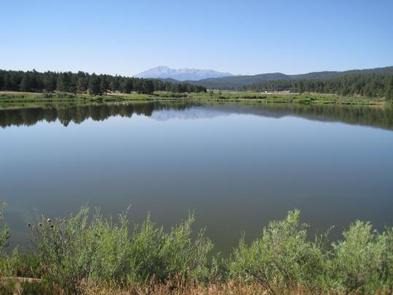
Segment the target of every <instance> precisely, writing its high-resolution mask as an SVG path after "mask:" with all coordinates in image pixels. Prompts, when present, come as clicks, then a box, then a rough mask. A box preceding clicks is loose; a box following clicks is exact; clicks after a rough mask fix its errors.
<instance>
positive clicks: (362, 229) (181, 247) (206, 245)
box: [0, 208, 393, 294]
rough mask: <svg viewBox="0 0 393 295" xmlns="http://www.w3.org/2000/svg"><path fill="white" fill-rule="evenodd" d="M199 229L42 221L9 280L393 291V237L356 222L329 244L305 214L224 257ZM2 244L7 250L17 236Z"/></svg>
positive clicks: (210, 289) (41, 287)
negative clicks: (313, 232) (311, 229)
mask: <svg viewBox="0 0 393 295" xmlns="http://www.w3.org/2000/svg"><path fill="white" fill-rule="evenodd" d="M193 221H194V219H193V217H192V216H190V217H188V218H187V219H186V220H185V221H183V222H182V223H180V224H179V225H177V226H175V227H173V228H172V229H171V230H170V231H164V229H163V228H162V227H159V226H157V225H156V224H154V223H153V222H152V221H151V220H150V218H149V217H148V218H147V219H146V220H145V222H144V223H143V224H141V225H134V226H131V224H130V222H129V220H128V218H127V216H126V215H121V216H120V217H119V219H118V220H116V221H113V220H112V219H107V218H104V217H103V216H102V215H101V214H100V213H99V212H96V213H94V214H90V213H89V210H88V209H87V208H83V209H81V210H80V212H78V213H77V214H76V215H73V216H70V217H68V218H65V219H56V220H51V219H45V218H43V219H42V220H41V221H40V222H39V223H37V224H36V225H34V226H32V234H33V239H34V243H35V246H34V248H33V250H32V251H31V252H30V253H18V252H17V251H14V252H12V253H11V254H5V253H4V252H2V254H1V258H0V274H1V276H2V277H3V278H4V277H5V276H7V277H11V278H14V277H17V276H19V277H21V276H22V277H33V278H38V279H40V280H39V281H38V282H35V283H30V284H26V283H23V286H24V287H23V286H22V287H21V288H24V290H25V292H30V293H34V292H37V293H39V294H46V293H47V294H50V293H51V292H52V293H59V292H60V291H59V290H61V292H64V293H66V294H75V293H86V294H99V293H100V292H101V294H107V293H111V292H112V293H113V294H115V293H117V292H120V291H119V290H124V291H127V290H128V292H129V293H125V294H140V293H142V294H144V293H150V294H151V293H152V292H153V293H159V294H166V293H173V294H201V293H204V294H226V293H225V292H227V291H228V292H232V293H233V292H236V293H239V294H262V293H264V292H268V293H272V294H274V293H276V294H277V293H282V292H284V291H285V292H287V293H288V290H292V291H296V290H297V291H298V292H299V290H300V291H301V292H303V293H310V294H315V293H335V294H344V293H345V294H347V293H352V294H372V293H376V292H380V293H381V294H391V293H392V292H393V230H392V229H386V230H385V231H384V232H383V233H377V232H376V231H375V230H374V229H373V228H372V226H371V225H370V224H369V223H364V222H360V221H356V222H355V223H353V224H352V225H351V226H350V227H349V228H348V229H347V230H346V231H345V232H344V233H343V239H342V240H341V241H338V242H336V243H333V244H328V243H324V242H322V239H315V240H314V241H312V240H310V239H308V238H307V236H308V234H307V229H308V226H307V225H305V224H302V223H301V222H300V213H299V211H291V212H289V213H288V216H287V217H286V218H285V219H283V220H281V221H273V222H271V223H269V224H268V225H267V226H266V227H265V228H264V229H263V230H262V233H261V235H260V237H259V238H258V239H257V240H255V241H253V242H252V243H250V244H248V243H246V242H245V241H244V240H241V241H240V243H239V246H238V247H236V248H235V249H234V250H233V252H232V254H231V255H230V256H229V257H228V258H226V259H222V258H221V257H220V255H218V254H217V255H214V254H213V253H212V248H213V245H212V243H211V241H210V240H209V239H208V238H206V236H205V235H204V232H203V231H200V232H199V233H193V232H192V223H193ZM2 232H3V231H2ZM4 232H6V230H4ZM1 237H4V238H2V239H0V242H2V243H1V245H2V246H3V248H4V245H5V242H6V240H7V237H8V235H5V236H3V235H2V236H1ZM5 282H9V283H12V280H11V279H3V280H2V281H1V284H0V285H1V286H2V287H1V288H3V289H1V288H0V291H1V292H2V293H5V291H4V290H6V287H7V286H6V284H5ZM9 288H11V289H12V288H15V285H13V286H11V287H9ZM8 290H10V289H8ZM34 290H35V291H34ZM55 290H56V291H55ZM235 290H237V291H235ZM30 293H27V294H30Z"/></svg>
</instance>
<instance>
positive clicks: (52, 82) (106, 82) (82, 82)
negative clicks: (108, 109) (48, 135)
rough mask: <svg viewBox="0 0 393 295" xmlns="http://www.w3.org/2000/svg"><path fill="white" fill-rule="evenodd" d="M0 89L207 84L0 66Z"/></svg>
mask: <svg viewBox="0 0 393 295" xmlns="http://www.w3.org/2000/svg"><path fill="white" fill-rule="evenodd" d="M0 90H3V91H31V92H53V91H60V92H72V93H85V92H88V93H89V94H93V95H98V94H103V93H105V92H109V91H112V92H114V91H119V92H123V93H130V92H131V91H137V92H140V93H153V92H154V91H171V92H203V91H206V88H204V87H202V86H198V85H192V84H189V83H180V82H178V83H173V82H168V81H161V80H156V79H142V78H130V77H123V76H111V75H96V74H88V73H85V72H78V73H72V72H64V73H59V72H45V73H40V72H37V71H34V70H33V71H27V72H24V71H6V70H0Z"/></svg>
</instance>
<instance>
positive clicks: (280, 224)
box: [229, 211, 324, 291]
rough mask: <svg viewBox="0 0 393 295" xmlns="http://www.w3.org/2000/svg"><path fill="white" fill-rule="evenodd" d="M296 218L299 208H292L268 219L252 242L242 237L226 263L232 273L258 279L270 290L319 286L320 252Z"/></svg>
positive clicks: (297, 217)
mask: <svg viewBox="0 0 393 295" xmlns="http://www.w3.org/2000/svg"><path fill="white" fill-rule="evenodd" d="M299 219H300V213H299V211H291V212H289V214H288V217H287V218H286V219H285V220H283V221H274V222H271V223H270V224H269V225H268V226H267V227H266V228H264V229H263V232H262V236H261V237H260V238H259V239H257V240H256V241H254V242H253V243H252V244H251V245H247V244H246V243H245V242H244V241H241V242H240V244H239V247H238V248H237V249H235V251H234V254H233V256H232V259H231V261H230V263H229V270H230V275H231V277H232V278H234V279H238V280H242V281H253V282H259V283H261V284H262V285H264V286H265V287H266V288H267V289H269V290H271V291H273V290H274V289H284V288H285V289H288V288H290V289H291V288H295V287H296V286H298V285H302V286H304V287H307V288H309V289H314V288H316V287H318V285H319V284H317V282H319V280H320V279H321V277H322V276H323V274H324V262H323V254H322V252H321V250H320V249H319V248H318V247H317V246H316V244H314V243H311V242H309V241H308V240H307V230H306V228H307V226H306V225H304V224H301V223H300V221H299Z"/></svg>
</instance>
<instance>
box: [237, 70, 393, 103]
mask: <svg viewBox="0 0 393 295" xmlns="http://www.w3.org/2000/svg"><path fill="white" fill-rule="evenodd" d="M243 89H245V90H254V91H291V92H298V93H303V92H319V93H334V94H339V95H344V96H347V95H353V96H356V95H360V96H367V97H385V98H386V99H389V100H393V75H392V74H386V73H380V74H379V73H367V74H366V73H362V74H345V75H342V76H339V77H335V78H331V79H289V80H274V81H263V82H259V83H255V84H252V85H250V86H245V87H243Z"/></svg>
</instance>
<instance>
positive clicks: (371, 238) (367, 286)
mask: <svg viewBox="0 0 393 295" xmlns="http://www.w3.org/2000/svg"><path fill="white" fill-rule="evenodd" d="M343 236H344V239H343V240H342V241H340V242H338V243H335V244H334V245H333V247H334V257H333V259H332V260H331V265H332V267H331V271H332V273H331V277H333V278H334V281H335V282H336V284H337V287H338V288H339V289H341V290H342V291H344V290H345V291H349V292H361V293H367V294H371V293H374V292H375V291H376V290H382V289H383V288H384V287H385V285H386V282H387V279H388V277H389V276H390V274H389V275H388V277H384V273H383V271H384V264H386V263H388V261H387V260H386V258H387V257H386V256H385V255H389V254H388V253H387V251H386V250H387V248H386V246H387V237H388V234H382V235H378V234H377V232H376V231H375V230H373V228H372V226H371V224H370V223H365V222H361V221H356V222H355V223H354V224H352V225H351V226H350V227H349V229H348V230H347V231H345V232H344V233H343ZM388 264H389V263H388ZM385 267H386V266H385ZM386 270H387V269H385V271H386Z"/></svg>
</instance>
